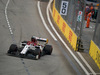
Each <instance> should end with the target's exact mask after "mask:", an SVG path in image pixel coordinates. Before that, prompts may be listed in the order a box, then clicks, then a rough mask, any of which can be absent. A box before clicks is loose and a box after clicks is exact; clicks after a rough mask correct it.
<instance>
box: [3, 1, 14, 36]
mask: <svg viewBox="0 0 100 75" xmlns="http://www.w3.org/2000/svg"><path fill="white" fill-rule="evenodd" d="M9 2H10V0H8V1H7V4H6V7H5V17H6V21H7V24H8V27H9V30H10V34H11V35H12V34H13V32H12V29H11V26H10V23H9V20H8V16H7V8H8V4H9Z"/></svg>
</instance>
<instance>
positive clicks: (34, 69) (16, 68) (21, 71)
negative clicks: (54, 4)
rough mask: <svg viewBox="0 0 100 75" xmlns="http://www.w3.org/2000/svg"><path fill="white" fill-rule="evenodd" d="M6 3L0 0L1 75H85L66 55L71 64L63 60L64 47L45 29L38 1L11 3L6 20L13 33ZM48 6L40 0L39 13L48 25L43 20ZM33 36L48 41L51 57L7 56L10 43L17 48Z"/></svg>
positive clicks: (12, 1) (18, 0) (13, 0)
mask: <svg viewBox="0 0 100 75" xmlns="http://www.w3.org/2000/svg"><path fill="white" fill-rule="evenodd" d="M7 1H8V0H0V75H80V74H81V75H85V73H84V71H83V70H82V69H81V68H80V66H79V65H78V64H77V63H76V61H75V60H74V59H73V58H72V56H71V55H70V54H69V53H68V57H67V58H69V57H70V59H71V61H69V60H68V59H66V58H65V56H64V55H63V54H62V52H61V50H66V48H65V47H64V46H63V45H62V44H61V43H60V41H59V42H55V41H54V39H53V38H52V37H51V36H50V34H49V33H48V31H47V30H46V29H45V27H44V25H43V23H42V20H41V18H40V15H39V12H38V8H37V1H38V0H10V2H9V5H8V8H7V17H8V20H9V24H10V28H11V30H12V32H13V34H11V32H10V30H9V27H8V23H7V18H6V16H5V7H6V4H7ZM47 3H48V1H45V0H43V1H42V0H41V10H42V13H43V16H44V19H45V21H46V23H47V25H48V26H49V23H48V21H47V18H46V7H47ZM49 28H50V26H49ZM50 29H51V28H50ZM51 30H52V29H51ZM33 35H35V36H38V37H44V38H48V39H49V44H51V45H53V53H52V55H50V56H49V55H46V56H43V57H41V59H39V60H31V59H23V58H17V57H12V56H8V55H7V54H6V53H7V50H8V49H9V46H10V45H11V44H12V43H16V44H17V45H19V44H20V42H21V41H23V40H30V38H31V37H32V36H33ZM72 62H73V63H74V64H73V63H72ZM75 69H76V70H75Z"/></svg>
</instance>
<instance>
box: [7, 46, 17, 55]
mask: <svg viewBox="0 0 100 75" xmlns="http://www.w3.org/2000/svg"><path fill="white" fill-rule="evenodd" d="M17 50H18V47H17V45H16V44H11V46H10V47H9V50H8V52H7V53H9V54H11V53H15V52H17Z"/></svg>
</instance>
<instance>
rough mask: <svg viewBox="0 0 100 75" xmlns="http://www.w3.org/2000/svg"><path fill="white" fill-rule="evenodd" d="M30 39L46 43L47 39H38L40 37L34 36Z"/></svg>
mask: <svg viewBox="0 0 100 75" xmlns="http://www.w3.org/2000/svg"><path fill="white" fill-rule="evenodd" d="M32 37H34V38H36V39H37V41H42V42H46V43H48V39H46V38H40V37H36V36H32Z"/></svg>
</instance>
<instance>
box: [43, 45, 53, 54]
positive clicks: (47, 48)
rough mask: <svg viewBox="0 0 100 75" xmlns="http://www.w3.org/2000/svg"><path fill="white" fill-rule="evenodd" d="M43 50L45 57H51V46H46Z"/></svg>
mask: <svg viewBox="0 0 100 75" xmlns="http://www.w3.org/2000/svg"><path fill="white" fill-rule="evenodd" d="M43 50H44V51H45V53H46V54H47V55H51V53H52V50H53V48H52V46H51V45H46V46H45V47H44V49H43Z"/></svg>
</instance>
